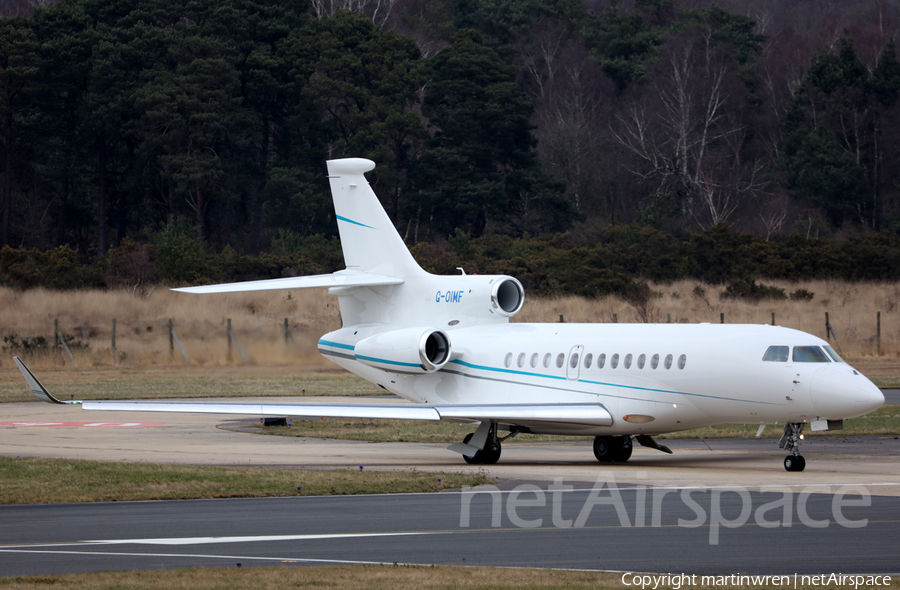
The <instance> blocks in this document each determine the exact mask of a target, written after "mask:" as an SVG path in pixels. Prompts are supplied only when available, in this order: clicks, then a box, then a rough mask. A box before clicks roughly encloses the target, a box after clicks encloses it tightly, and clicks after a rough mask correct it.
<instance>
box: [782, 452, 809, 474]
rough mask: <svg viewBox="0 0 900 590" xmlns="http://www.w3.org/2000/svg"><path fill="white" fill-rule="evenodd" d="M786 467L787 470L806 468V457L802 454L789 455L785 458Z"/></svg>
mask: <svg viewBox="0 0 900 590" xmlns="http://www.w3.org/2000/svg"><path fill="white" fill-rule="evenodd" d="M784 468H785V469H786V470H787V471H803V470H804V469H806V459H804V458H803V457H802V456H801V455H797V456H796V457H795V456H794V455H788V456H787V457H785V458H784Z"/></svg>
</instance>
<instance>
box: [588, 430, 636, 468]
mask: <svg viewBox="0 0 900 590" xmlns="http://www.w3.org/2000/svg"><path fill="white" fill-rule="evenodd" d="M631 450H632V446H631V437H630V436H598V437H596V438H594V456H595V457H597V460H598V461H600V462H601V463H612V462H617V463H624V462H625V461H627V460H628V459H630V458H631Z"/></svg>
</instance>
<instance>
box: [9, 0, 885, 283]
mask: <svg viewBox="0 0 900 590" xmlns="http://www.w3.org/2000/svg"><path fill="white" fill-rule="evenodd" d="M898 30H900V2H897V1H890V0H867V1H861V2H852V3H847V2H838V1H834V0H798V1H796V2H778V1H776V0H762V1H752V2H751V1H750V0H721V1H719V2H718V3H712V2H706V1H701V0H631V1H622V2H616V1H615V0H612V1H609V0H59V1H58V2H55V1H53V0H7V1H6V2H5V3H4V4H3V5H2V12H0V151H2V155H0V214H2V218H0V247H3V248H4V249H3V250H2V252H0V282H2V283H6V284H11V285H14V286H20V287H27V286H34V285H46V286H57V287H75V286H86V285H90V286H97V285H101V286H103V285H105V286H117V285H120V284H128V285H133V284H135V283H139V282H144V281H154V280H156V281H165V282H169V283H177V282H188V281H211V280H238V279H245V278H247V279H249V278H270V277H275V276H286V275H290V274H296V273H302V272H308V271H310V270H313V271H320V272H330V271H331V270H335V269H337V268H340V267H341V266H342V263H341V260H340V251H339V248H338V244H337V242H336V239H335V236H336V233H337V232H336V230H337V226H336V223H335V219H334V213H333V210H332V208H331V200H330V194H329V191H328V185H327V179H326V171H325V161H326V160H327V159H332V158H340V157H349V156H354V157H365V158H369V159H371V160H374V161H375V162H376V163H377V164H378V166H377V168H376V169H375V171H374V172H372V173H370V175H369V180H370V182H371V184H372V185H373V188H374V189H375V191H376V193H377V194H378V196H379V198H380V199H381V201H382V203H383V204H384V206H385V208H386V210H387V211H388V214H389V215H390V216H391V218H392V220H393V221H394V223H395V225H396V227H397V228H398V230H399V231H400V234H401V236H403V238H404V239H405V240H406V242H407V243H408V244H409V245H410V246H411V247H413V251H414V253H415V254H416V255H417V257H418V258H419V259H420V260H421V261H423V263H424V264H425V265H426V266H428V267H429V268H430V269H432V270H435V271H443V272H454V270H455V266H453V265H457V266H459V265H463V264H465V265H466V266H467V268H468V269H473V270H476V271H479V272H485V271H488V270H492V271H496V272H504V273H510V274H514V273H516V272H519V273H522V274H524V275H526V282H528V281H529V279H528V276H532V279H530V281H531V283H533V286H535V287H536V288H537V289H538V290H539V292H543V293H548V294H549V293H554V292H578V293H581V294H585V295H589V296H592V295H594V296H595V295H599V294H603V293H607V292H618V291H621V290H622V289H624V290H628V289H630V288H632V287H633V286H634V284H635V283H634V282H633V279H634V278H640V277H643V278H652V279H654V280H675V279H677V278H683V277H696V278H701V279H703V280H711V281H713V282H725V281H729V280H734V279H742V280H745V282H746V280H748V279H752V278H756V277H780V278H788V279H799V278H812V277H816V278H821V277H829V276H834V277H843V278H849V279H861V278H865V279H880V280H894V279H897V278H898V277H897V276H895V275H897V274H898V273H900V264H898V261H900V238H898V235H900V166H898V163H900V125H898V122H900V104H898V98H900V62H898V58H897V50H896V46H895V37H896V35H897V32H898ZM716 252H718V254H715V256H713V257H712V258H710V256H712V254H710V253H716ZM554 256H557V257H558V258H557V259H554ZM733 256H740V257H744V258H741V259H737V260H735V259H733V258H731V257H733ZM563 259H565V260H564V261H563ZM554 260H556V262H554ZM55 271H59V272H56V275H54V272H55ZM70 272H71V273H74V274H72V275H71V276H70V275H69V274H68V273H70ZM560 273H563V274H565V273H568V274H565V277H564V278H559V276H558V275H560ZM748 273H749V274H748ZM76 275H77V277H76ZM54 276H55V278H54ZM62 277H69V278H68V279H64V278H62ZM554 277H556V278H554ZM748 284H752V281H751V283H748Z"/></svg>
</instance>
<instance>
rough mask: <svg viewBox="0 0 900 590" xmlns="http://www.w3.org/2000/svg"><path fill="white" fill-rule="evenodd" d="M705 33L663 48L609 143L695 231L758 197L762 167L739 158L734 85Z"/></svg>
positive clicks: (740, 126)
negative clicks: (676, 203)
mask: <svg viewBox="0 0 900 590" xmlns="http://www.w3.org/2000/svg"><path fill="white" fill-rule="evenodd" d="M712 33H713V31H712V30H711V29H706V30H701V31H700V32H699V34H698V35H697V36H696V37H694V38H693V39H688V40H686V41H684V42H682V43H681V44H680V45H676V46H673V47H669V48H668V55H667V59H664V60H663V61H662V67H660V69H659V70H657V71H656V72H654V75H653V77H652V83H651V84H650V85H649V89H650V91H649V92H648V93H646V94H645V95H644V96H642V97H638V98H637V99H635V100H634V101H633V102H632V103H631V104H630V105H628V106H627V107H626V108H625V109H624V110H623V111H622V112H621V113H620V114H619V115H617V116H616V119H617V125H616V126H615V129H614V137H615V139H616V141H617V142H618V143H619V145H621V146H623V147H624V148H625V149H626V150H628V151H629V152H630V153H631V154H632V155H633V156H634V157H635V165H634V166H633V167H632V168H631V170H632V172H634V173H635V174H637V175H638V176H639V177H640V178H642V179H644V180H645V181H647V182H650V183H652V186H651V192H656V193H671V194H675V195H678V196H679V197H680V201H681V206H682V209H683V212H684V214H685V216H686V217H689V218H693V219H694V220H695V222H696V223H697V224H698V225H699V226H700V227H703V228H705V227H708V226H710V225H714V224H716V223H721V222H724V221H728V220H729V219H730V218H731V217H732V215H733V214H734V213H735V211H737V210H738V208H739V207H740V206H742V205H743V204H744V203H745V202H747V201H750V200H754V199H755V198H756V197H757V196H758V193H759V191H761V190H762V188H763V186H762V182H761V176H762V175H761V174H760V172H761V170H762V168H763V165H762V162H760V161H758V160H757V159H755V158H747V157H746V156H745V151H746V149H745V144H746V142H747V138H746V137H747V133H746V123H745V121H744V118H743V117H744V113H743V112H742V101H743V96H742V95H741V94H742V93H741V89H742V85H741V83H740V81H738V80H736V79H735V76H734V73H733V69H734V68H733V66H732V64H730V63H729V62H728V61H727V59H726V58H725V57H724V56H723V55H721V54H720V52H719V51H718V50H717V49H716V47H715V46H714V43H713V36H712Z"/></svg>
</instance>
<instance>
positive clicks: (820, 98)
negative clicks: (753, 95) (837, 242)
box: [782, 39, 900, 226]
mask: <svg viewBox="0 0 900 590" xmlns="http://www.w3.org/2000/svg"><path fill="white" fill-rule="evenodd" d="M898 89H900V65H898V64H897V60H896V53H895V50H894V47H893V45H890V46H888V47H887V48H886V50H885V51H884V52H883V53H882V55H881V58H880V59H879V62H878V64H877V66H876V68H875V71H874V75H870V73H869V70H868V68H866V66H865V65H864V64H863V63H862V62H861V61H860V59H859V57H858V55H857V53H856V50H855V48H854V46H853V43H852V41H850V40H849V39H842V40H840V42H839V43H838V47H837V51H836V52H834V53H832V52H825V53H823V54H821V55H819V56H818V57H817V58H816V59H815V60H814V61H813V64H812V66H811V67H810V69H809V72H808V73H807V75H806V77H805V78H804V79H803V82H802V84H801V85H800V88H799V89H798V91H797V93H796V94H795V96H794V99H793V100H792V101H791V104H790V107H789V110H788V113H787V118H786V121H785V141H784V151H783V156H782V166H783V168H784V169H785V172H786V174H787V183H788V188H790V189H791V190H792V191H793V192H794V194H795V195H797V196H798V197H800V198H801V199H803V200H805V201H807V202H810V203H812V204H814V205H816V206H819V207H821V208H822V210H823V211H825V213H826V214H827V215H828V218H829V220H830V221H831V223H832V224H834V225H838V226H839V225H841V224H842V223H844V222H845V221H850V220H856V221H858V222H860V223H863V224H868V225H871V226H877V225H878V222H879V220H880V215H879V212H878V209H879V206H880V205H881V200H882V199H881V198H880V196H879V195H880V194H882V193H884V192H885V191H888V190H896V189H895V188H894V187H890V186H889V185H890V184H891V183H889V182H888V183H886V182H885V179H884V177H883V174H884V172H883V170H884V168H883V166H882V165H881V164H880V163H881V162H882V161H883V160H884V157H885V154H886V153H889V152H888V150H889V149H894V150H896V148H893V146H890V145H885V144H886V143H889V142H885V141H884V140H883V139H882V135H883V134H884V133H885V132H886V129H885V127H886V125H885V122H886V121H891V120H896V119H895V115H893V113H892V111H891V109H892V107H893V106H894V104H895V103H896V100H897V96H898ZM891 117H893V118H891ZM894 153H895V154H897V152H896V151H894ZM895 157H896V156H895Z"/></svg>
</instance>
